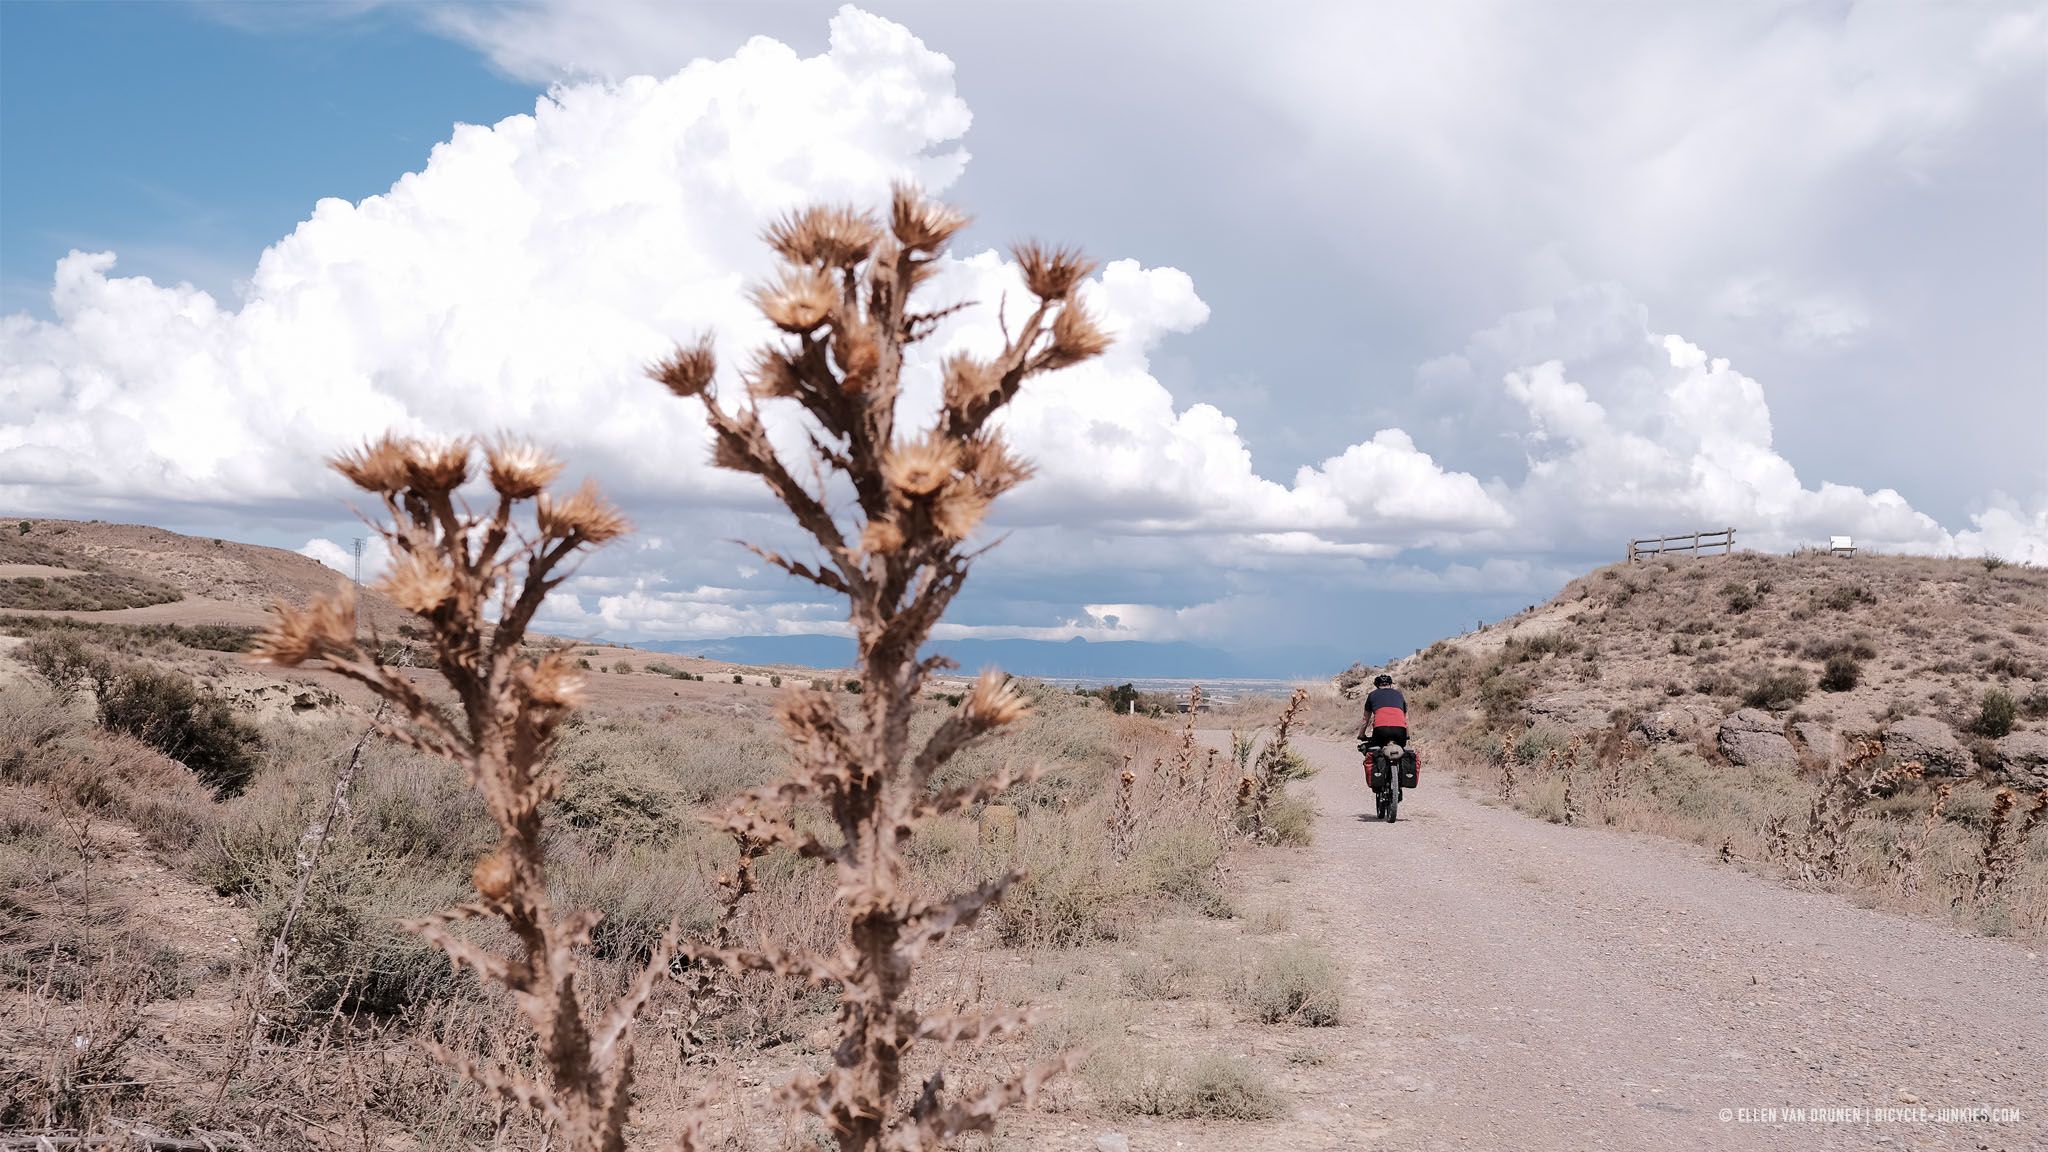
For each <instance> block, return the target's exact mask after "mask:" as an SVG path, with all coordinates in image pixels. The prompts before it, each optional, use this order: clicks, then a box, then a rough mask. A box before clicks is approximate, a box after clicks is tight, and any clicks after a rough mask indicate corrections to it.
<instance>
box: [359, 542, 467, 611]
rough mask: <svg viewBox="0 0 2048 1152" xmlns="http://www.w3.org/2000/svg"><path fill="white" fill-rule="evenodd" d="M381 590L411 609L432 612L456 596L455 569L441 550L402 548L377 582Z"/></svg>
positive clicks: (406, 608)
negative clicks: (409, 549) (403, 549)
mask: <svg viewBox="0 0 2048 1152" xmlns="http://www.w3.org/2000/svg"><path fill="white" fill-rule="evenodd" d="M377 590H378V591H380V592H382V593H384V595H386V596H389V597H390V598H391V601H392V603H394V604H397V605H398V606H399V607H401V608H403V609H405V610H406V611H408V612H416V613H418V614H419V615H421V616H430V615H432V614H433V613H434V612H435V611H436V610H437V609H439V608H440V607H441V606H442V605H444V604H446V603H448V602H449V601H450V600H453V599H455V570H454V569H453V568H451V567H449V565H448V561H447V560H446V559H444V558H443V557H442V556H441V554H440V553H438V552H435V551H431V550H426V549H422V550H420V551H406V552H402V553H400V554H399V555H398V556H397V557H395V558H393V560H392V564H391V570H390V571H389V572H386V573H385V574H384V578H383V579H382V580H379V581H378V582H377Z"/></svg>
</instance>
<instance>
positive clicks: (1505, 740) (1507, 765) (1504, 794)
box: [1494, 728, 1516, 802]
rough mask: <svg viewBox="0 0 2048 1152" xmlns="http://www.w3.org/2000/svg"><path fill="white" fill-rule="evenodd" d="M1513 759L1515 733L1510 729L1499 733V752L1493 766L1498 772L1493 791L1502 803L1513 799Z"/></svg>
mask: <svg viewBox="0 0 2048 1152" xmlns="http://www.w3.org/2000/svg"><path fill="white" fill-rule="evenodd" d="M1515 759H1516V751H1515V733H1514V729H1512V728H1510V729H1509V730H1508V731H1506V732H1503V733H1501V737H1500V751H1499V752H1498V753H1496V754H1495V756H1494V762H1495V766H1496V767H1498V768H1499V770H1500V777H1499V783H1498V784H1497V786H1496V788H1495V791H1496V792H1497V793H1498V794H1499V796H1500V798H1501V800H1502V801H1504V802H1506V801H1513V800H1514V798H1515Z"/></svg>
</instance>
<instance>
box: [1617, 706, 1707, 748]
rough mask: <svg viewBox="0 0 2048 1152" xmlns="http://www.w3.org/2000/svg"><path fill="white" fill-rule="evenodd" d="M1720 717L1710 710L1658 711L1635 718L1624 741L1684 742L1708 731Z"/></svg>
mask: <svg viewBox="0 0 2048 1152" xmlns="http://www.w3.org/2000/svg"><path fill="white" fill-rule="evenodd" d="M1720 718H1721V713H1720V712H1719V711H1718V710H1716V709H1713V708H1700V707H1697V706H1685V705H1680V706H1677V707H1671V708H1658V709H1655V710H1652V711H1649V712H1645V713H1643V714H1642V715H1640V716H1638V717H1636V722H1635V724H1634V725H1633V726H1631V727H1630V728H1629V733H1628V738H1629V739H1630V740H1632V741H1634V742H1635V743H1637V744H1683V743H1688V742H1691V741H1694V740H1698V739H1699V738H1700V737H1701V736H1703V735H1705V734H1706V733H1708V732H1710V731H1712V730H1713V729H1714V727H1715V722H1716V721H1718V720H1719V719H1720Z"/></svg>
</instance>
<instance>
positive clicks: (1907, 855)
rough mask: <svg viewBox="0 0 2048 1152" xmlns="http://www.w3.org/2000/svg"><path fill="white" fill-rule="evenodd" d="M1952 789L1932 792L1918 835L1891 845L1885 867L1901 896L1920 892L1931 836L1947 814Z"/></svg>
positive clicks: (1939, 789) (1953, 787)
mask: <svg viewBox="0 0 2048 1152" xmlns="http://www.w3.org/2000/svg"><path fill="white" fill-rule="evenodd" d="M1954 793H1955V785H1953V784H1947V783H1944V784H1942V785H1941V786H1939V787H1937V788H1936V789H1935V790H1934V803H1932V804H1930V805H1928V806H1927V813H1926V815H1925V816H1923V817H1922V818H1921V821H1920V828H1919V831H1918V832H1917V833H1916V834H1914V835H1913V836H1911V837H1906V836H1901V837H1899V838H1898V839H1897V840H1895V841H1893V842H1892V848H1891V852H1890V853H1889V854H1887V855H1886V857H1885V866H1886V868H1887V869H1888V870H1889V871H1890V872H1891V874H1892V879H1893V881H1894V883H1896V884H1897V885H1898V889H1899V892H1900V894H1901V895H1911V894H1912V893H1914V892H1917V891H1919V889H1920V883H1921V881H1922V880H1923V879H1924V877H1923V876H1922V875H1921V873H1922V871H1923V870H1924V869H1925V861H1926V856H1927V845H1928V843H1929V841H1930V840H1931V839H1932V838H1933V836H1934V830H1935V829H1936V828H1939V827H1940V826H1941V821H1942V818H1943V817H1944V816H1946V815H1947V814H1948V802H1949V797H1950V796H1952V795H1954Z"/></svg>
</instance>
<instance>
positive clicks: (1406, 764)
mask: <svg viewBox="0 0 2048 1152" xmlns="http://www.w3.org/2000/svg"><path fill="white" fill-rule="evenodd" d="M1421 782H1422V753H1420V752H1417V751H1416V750H1415V749H1413V748H1410V749H1407V750H1406V752H1405V754H1403V755H1402V757H1401V787H1403V788H1413V787H1415V786H1416V785H1417V784H1419V783H1421Z"/></svg>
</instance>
